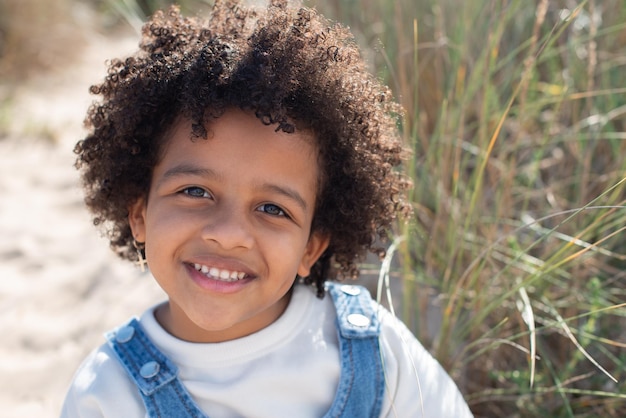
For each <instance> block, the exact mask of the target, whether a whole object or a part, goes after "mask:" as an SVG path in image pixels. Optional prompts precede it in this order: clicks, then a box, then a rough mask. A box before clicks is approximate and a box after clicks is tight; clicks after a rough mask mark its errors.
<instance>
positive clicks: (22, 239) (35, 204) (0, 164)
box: [0, 33, 164, 418]
mask: <svg viewBox="0 0 626 418" xmlns="http://www.w3.org/2000/svg"><path fill="white" fill-rule="evenodd" d="M84 36H86V40H85V42H86V45H85V47H84V49H82V50H81V52H80V53H79V54H77V57H76V62H75V65H72V66H64V67H63V68H55V69H54V70H49V71H46V72H44V73H42V74H38V75H37V76H36V77H31V78H29V79H28V80H27V81H25V82H23V83H20V84H19V85H17V86H13V87H12V93H11V96H10V101H9V103H10V107H8V108H7V107H5V108H1V109H0V111H1V112H4V115H0V116H3V118H5V119H4V120H9V122H8V127H6V126H5V129H4V130H5V132H2V131H0V278H1V280H0V330H1V333H2V341H1V342H0V376H1V378H0V405H2V407H3V408H2V412H0V416H2V417H4V418H13V417H40V418H46V417H57V416H58V415H59V411H60V408H61V404H62V402H63V398H64V396H65V391H66V389H67V386H68V384H69V383H70V381H71V378H72V375H73V373H74V372H75V371H76V368H77V367H78V366H79V364H80V362H81V361H82V359H83V358H84V357H85V356H86V355H87V354H88V353H89V352H90V351H91V350H93V349H94V348H95V347H97V346H98V345H100V344H102V343H103V341H104V340H103V337H102V334H103V333H104V332H105V331H107V330H108V329H110V328H112V327H114V326H115V325H117V324H119V323H120V322H122V321H124V320H125V319H126V318H128V317H129V316H131V315H134V314H140V313H141V312H142V311H143V310H144V309H145V308H147V307H149V306H150V305H152V304H154V303H156V302H157V301H159V300H162V299H163V298H164V295H163V293H162V291H161V290H160V289H159V288H158V287H157V285H156V284H155V283H154V280H153V279H152V278H151V276H150V275H149V274H147V273H146V274H141V272H140V271H139V270H138V269H137V268H136V266H133V265H132V264H130V263H128V262H124V261H122V260H119V259H117V257H116V256H115V255H114V254H113V253H112V252H111V251H110V250H109V248H108V242H107V241H106V240H105V239H104V238H102V237H101V236H100V234H99V232H98V231H97V229H96V228H95V227H94V226H93V225H92V224H91V220H90V216H89V214H88V213H87V211H86V209H85V208H84V206H83V202H82V199H83V198H82V192H81V190H80V187H79V179H78V174H77V172H76V170H75V169H74V168H73V162H74V155H73V153H72V149H73V146H74V144H75V142H76V141H77V140H78V139H80V138H81V136H82V135H83V134H84V130H83V128H82V120H83V117H84V114H85V111H86V109H87V107H88V105H89V104H90V102H91V100H93V98H92V97H90V95H89V93H88V88H89V86H90V85H91V84H93V83H95V82H98V81H99V80H101V79H102V77H103V76H104V74H105V65H104V62H105V60H106V59H108V58H111V57H113V56H117V55H119V54H120V53H126V52H128V51H132V50H133V49H135V46H136V42H137V37H136V35H134V34H133V33H131V34H127V35H125V36H122V37H120V36H105V35H102V34H94V33H91V34H85V35H84Z"/></svg>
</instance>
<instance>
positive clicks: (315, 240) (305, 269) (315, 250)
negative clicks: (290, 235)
mask: <svg viewBox="0 0 626 418" xmlns="http://www.w3.org/2000/svg"><path fill="white" fill-rule="evenodd" d="M328 244H330V235H328V234H321V233H319V232H314V233H313V234H311V237H310V238H309V242H308V243H307V245H306V248H305V249H304V254H303V255H302V260H300V266H299V267H298V276H300V277H306V276H308V275H309V274H310V273H311V267H312V266H313V264H315V262H316V261H317V259H318V258H320V256H321V255H322V253H323V252H324V251H325V250H326V248H328Z"/></svg>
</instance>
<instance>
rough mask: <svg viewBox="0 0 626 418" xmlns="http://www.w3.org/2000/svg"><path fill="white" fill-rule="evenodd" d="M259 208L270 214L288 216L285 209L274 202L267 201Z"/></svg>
mask: <svg viewBox="0 0 626 418" xmlns="http://www.w3.org/2000/svg"><path fill="white" fill-rule="evenodd" d="M258 210H259V211H260V212H265V213H267V214H268V215H272V216H284V217H288V216H287V214H286V213H285V211H284V210H282V209H281V208H280V207H279V206H276V205H274V204H272V203H265V204H264V205H261V206H259V209H258Z"/></svg>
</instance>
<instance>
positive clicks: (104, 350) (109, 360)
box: [61, 344, 144, 418]
mask: <svg viewBox="0 0 626 418" xmlns="http://www.w3.org/2000/svg"><path fill="white" fill-rule="evenodd" d="M118 416H125V417H143V416H144V411H143V403H142V401H141V397H140V396H139V393H138V391H137V389H136V387H135V386H134V385H133V384H132V383H131V381H130V380H129V379H128V377H127V375H126V372H125V371H124V369H123V368H122V366H121V365H120V363H119V361H118V360H117V358H116V357H115V354H114V353H113V351H112V350H111V348H110V347H109V346H108V345H107V344H103V345H102V346H100V347H99V348H97V349H96V350H94V351H93V352H91V354H89V355H88V356H87V357H86V358H85V360H84V361H83V363H82V364H81V365H80V367H79V368H78V370H77V371H76V373H75V375H74V378H73V380H72V382H71V384H70V387H69V389H68V392H67V395H66V397H65V402H64V404H63V409H62V412H61V418H74V417H81V418H91V417H118Z"/></svg>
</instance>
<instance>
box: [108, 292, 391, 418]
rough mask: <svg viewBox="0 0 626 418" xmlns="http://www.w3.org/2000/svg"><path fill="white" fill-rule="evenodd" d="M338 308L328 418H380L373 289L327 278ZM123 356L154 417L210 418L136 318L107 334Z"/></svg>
mask: <svg viewBox="0 0 626 418" xmlns="http://www.w3.org/2000/svg"><path fill="white" fill-rule="evenodd" d="M327 290H328V293H329V294H330V295H331V297H332V299H333V301H334V303H335V307H336V310H337V327H338V336H339V351H340V357H341V376H340V380H339V386H338V388H337V393H336V395H335V399H334V401H333V403H332V405H331V407H330V410H329V411H328V412H327V413H326V415H324V418H339V417H344V418H363V417H378V416H379V415H380V410H381V406H382V400H383V395H384V390H385V380H384V371H383V366H382V359H381V354H380V348H379V345H378V335H379V331H380V327H379V322H378V318H377V316H376V312H374V309H373V307H372V303H371V298H370V295H369V292H368V291H367V290H365V289H364V288H362V287H360V286H351V285H341V284H337V283H327ZM106 337H107V340H108V342H109V345H110V346H111V347H112V348H113V351H114V352H115V353H116V354H117V357H118V360H119V361H120V363H121V364H122V365H123V366H124V368H125V369H126V372H127V373H128V375H129V376H130V377H131V379H132V380H133V381H134V382H135V384H136V385H137V387H138V388H139V393H140V395H141V397H142V399H143V403H144V405H145V407H146V410H147V412H148V414H147V416H149V417H151V418H152V417H154V418H157V417H160V418H171V417H181V418H183V417H197V418H207V415H206V414H205V413H204V412H202V411H201V410H200V408H199V407H198V406H197V405H196V403H195V402H194V400H193V399H192V398H191V396H190V395H189V393H188V392H187V389H186V388H185V387H184V386H183V384H182V383H181V382H180V380H179V379H178V377H177V372H178V369H177V367H176V365H174V363H172V362H171V361H170V360H169V359H168V358H167V357H165V355H163V354H162V353H161V352H160V351H159V350H158V349H157V348H156V347H155V346H154V344H153V343H152V342H151V341H150V340H149V339H148V337H147V336H146V334H145V332H144V331H143V329H142V327H141V325H140V324H139V322H138V321H137V320H136V319H132V320H131V321H130V322H129V323H128V324H126V325H124V326H122V327H120V328H118V329H117V330H116V331H113V332H110V333H108V334H107V335H106Z"/></svg>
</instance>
